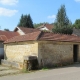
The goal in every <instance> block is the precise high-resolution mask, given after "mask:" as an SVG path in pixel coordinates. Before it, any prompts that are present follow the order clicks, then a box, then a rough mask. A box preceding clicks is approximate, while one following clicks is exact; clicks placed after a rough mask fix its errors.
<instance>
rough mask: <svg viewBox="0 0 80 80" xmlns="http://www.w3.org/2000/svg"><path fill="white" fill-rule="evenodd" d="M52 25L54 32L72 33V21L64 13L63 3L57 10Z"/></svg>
mask: <svg viewBox="0 0 80 80" xmlns="http://www.w3.org/2000/svg"><path fill="white" fill-rule="evenodd" d="M54 26H55V28H54V29H53V32H54V33H63V34H72V23H71V21H70V20H69V19H68V17H67V15H66V9H65V5H61V8H60V9H59V10H58V13H57V16H56V20H55V22H54Z"/></svg>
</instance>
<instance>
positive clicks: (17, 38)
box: [4, 31, 41, 43]
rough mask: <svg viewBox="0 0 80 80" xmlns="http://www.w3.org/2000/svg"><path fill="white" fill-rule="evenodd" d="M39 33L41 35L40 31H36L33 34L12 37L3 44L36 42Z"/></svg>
mask: <svg viewBox="0 0 80 80" xmlns="http://www.w3.org/2000/svg"><path fill="white" fill-rule="evenodd" d="M40 33H41V31H36V32H33V33H28V34H26V35H21V36H15V37H13V38H11V39H8V40H7V41H5V42H4V43H10V42H22V41H30V40H37V39H38V36H39V35H40Z"/></svg>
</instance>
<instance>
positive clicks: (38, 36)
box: [4, 31, 80, 43]
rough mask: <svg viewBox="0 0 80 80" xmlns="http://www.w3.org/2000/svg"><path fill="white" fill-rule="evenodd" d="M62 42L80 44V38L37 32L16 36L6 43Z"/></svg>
mask: <svg viewBox="0 0 80 80" xmlns="http://www.w3.org/2000/svg"><path fill="white" fill-rule="evenodd" d="M35 40H38V41H62V42H80V37H78V36H74V35H65V34H54V33H49V32H47V33H46V32H41V31H36V32H33V33H28V34H26V35H21V36H15V37H13V38H11V39H8V40H7V41H5V42H4V43H11V42H22V41H35Z"/></svg>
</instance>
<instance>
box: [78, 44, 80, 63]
mask: <svg viewBox="0 0 80 80" xmlns="http://www.w3.org/2000/svg"><path fill="white" fill-rule="evenodd" d="M78 62H80V45H78Z"/></svg>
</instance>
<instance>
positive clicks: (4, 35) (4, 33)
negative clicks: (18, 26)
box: [0, 30, 19, 41]
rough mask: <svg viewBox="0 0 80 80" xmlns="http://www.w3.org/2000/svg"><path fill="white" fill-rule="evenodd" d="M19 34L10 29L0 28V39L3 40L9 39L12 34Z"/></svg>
mask: <svg viewBox="0 0 80 80" xmlns="http://www.w3.org/2000/svg"><path fill="white" fill-rule="evenodd" d="M18 35H19V34H18V33H17V32H11V31H1V30H0V41H5V40H7V39H10V38H12V37H14V36H18Z"/></svg>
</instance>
